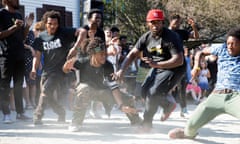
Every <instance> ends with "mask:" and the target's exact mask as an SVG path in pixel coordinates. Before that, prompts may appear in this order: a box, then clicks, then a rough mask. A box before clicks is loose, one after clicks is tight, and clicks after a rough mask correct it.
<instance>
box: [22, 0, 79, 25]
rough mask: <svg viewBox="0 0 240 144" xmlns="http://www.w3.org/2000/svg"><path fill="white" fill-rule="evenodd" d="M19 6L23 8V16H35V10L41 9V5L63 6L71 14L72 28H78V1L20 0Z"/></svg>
mask: <svg viewBox="0 0 240 144" xmlns="http://www.w3.org/2000/svg"><path fill="white" fill-rule="evenodd" d="M20 4H21V5H24V6H25V15H28V14H29V13H30V12H34V13H35V15H36V8H42V5H43V4H48V5H55V6H63V7H65V8H66V11H71V12H72V18H73V27H79V26H80V0H20ZM35 21H36V17H35Z"/></svg>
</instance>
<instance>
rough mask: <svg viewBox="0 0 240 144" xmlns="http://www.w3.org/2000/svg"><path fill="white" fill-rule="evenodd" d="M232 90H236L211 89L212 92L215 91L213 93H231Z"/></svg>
mask: <svg viewBox="0 0 240 144" xmlns="http://www.w3.org/2000/svg"><path fill="white" fill-rule="evenodd" d="M233 92H236V91H234V90H231V89H221V90H213V93H215V94H228V93H233Z"/></svg>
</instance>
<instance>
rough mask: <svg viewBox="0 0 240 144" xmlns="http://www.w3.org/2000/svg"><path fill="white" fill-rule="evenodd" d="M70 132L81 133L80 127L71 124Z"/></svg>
mask: <svg viewBox="0 0 240 144" xmlns="http://www.w3.org/2000/svg"><path fill="white" fill-rule="evenodd" d="M68 131H70V132H78V131H80V126H79V125H73V124H71V125H70V126H69V127H68Z"/></svg>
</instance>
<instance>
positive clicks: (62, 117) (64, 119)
mask: <svg viewBox="0 0 240 144" xmlns="http://www.w3.org/2000/svg"><path fill="white" fill-rule="evenodd" d="M57 121H58V122H60V123H65V122H66V118H65V115H63V116H62V115H61V116H58V120H57Z"/></svg>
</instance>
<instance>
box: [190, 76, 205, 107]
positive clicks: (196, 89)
mask: <svg viewBox="0 0 240 144" xmlns="http://www.w3.org/2000/svg"><path fill="white" fill-rule="evenodd" d="M188 93H190V94H191V95H192V98H193V100H194V101H195V104H199V102H200V99H201V97H202V90H201V88H200V86H198V80H197V79H196V78H194V79H192V80H191V83H189V84H188V85H187V87H186V94H188Z"/></svg>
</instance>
